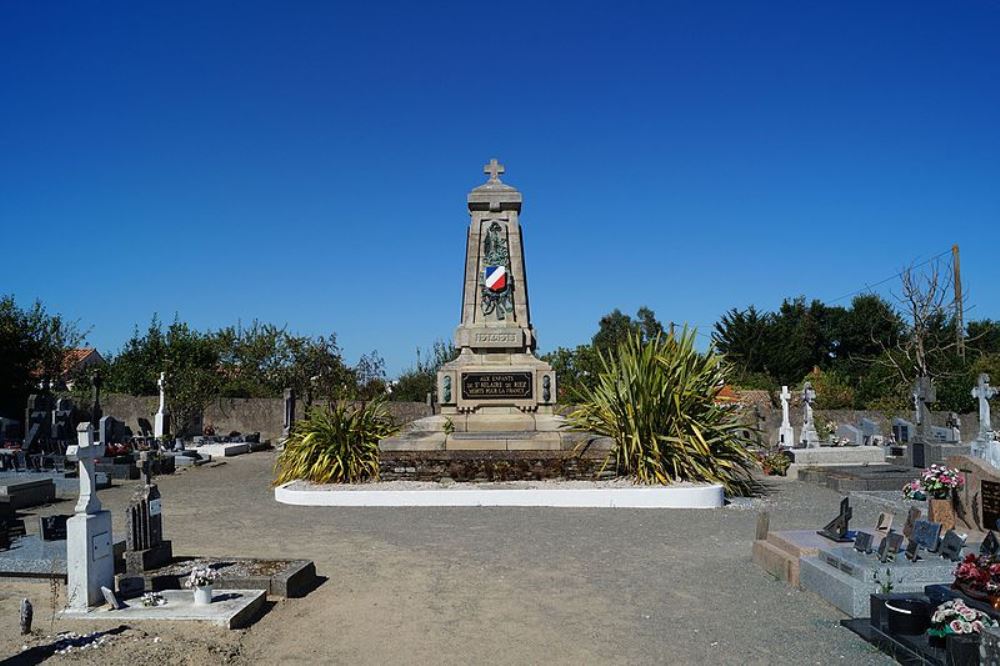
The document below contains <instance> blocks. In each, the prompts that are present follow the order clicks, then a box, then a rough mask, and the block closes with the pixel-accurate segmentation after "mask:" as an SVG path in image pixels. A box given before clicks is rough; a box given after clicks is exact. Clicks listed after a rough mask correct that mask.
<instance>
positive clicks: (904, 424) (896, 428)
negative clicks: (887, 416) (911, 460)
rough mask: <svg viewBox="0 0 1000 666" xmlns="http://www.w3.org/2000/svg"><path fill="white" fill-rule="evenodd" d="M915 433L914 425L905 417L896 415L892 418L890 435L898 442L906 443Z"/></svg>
mask: <svg viewBox="0 0 1000 666" xmlns="http://www.w3.org/2000/svg"><path fill="white" fill-rule="evenodd" d="M915 434H916V426H915V425H914V424H912V423H910V422H909V421H907V420H906V419H901V418H898V417H896V418H894V419H893V420H892V436H893V437H894V438H895V440H896V442H897V443H898V444H908V443H909V442H910V438H911V437H912V436H914V435H915Z"/></svg>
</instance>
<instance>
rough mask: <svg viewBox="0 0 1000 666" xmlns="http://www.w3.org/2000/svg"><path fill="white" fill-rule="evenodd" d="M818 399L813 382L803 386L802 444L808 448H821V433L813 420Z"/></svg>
mask: <svg viewBox="0 0 1000 666" xmlns="http://www.w3.org/2000/svg"><path fill="white" fill-rule="evenodd" d="M815 401H816V391H815V390H814V389H813V385H812V382H806V383H805V385H804V386H803V387H802V409H803V418H802V438H801V444H802V446H803V447H805V448H807V449H818V448H819V434H818V433H817V432H816V423H815V422H814V421H813V403H814V402H815Z"/></svg>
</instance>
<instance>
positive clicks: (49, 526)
mask: <svg viewBox="0 0 1000 666" xmlns="http://www.w3.org/2000/svg"><path fill="white" fill-rule="evenodd" d="M67 520H69V516H63V515H55V516H42V517H41V518H39V519H38V522H39V533H40V534H41V535H42V541H65V540H66V521H67Z"/></svg>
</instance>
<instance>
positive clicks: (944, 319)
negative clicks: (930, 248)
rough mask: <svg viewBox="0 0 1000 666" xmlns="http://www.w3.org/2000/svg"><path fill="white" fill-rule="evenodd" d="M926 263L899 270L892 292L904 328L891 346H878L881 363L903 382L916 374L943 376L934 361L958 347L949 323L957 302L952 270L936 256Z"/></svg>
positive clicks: (911, 380) (918, 375)
mask: <svg viewBox="0 0 1000 666" xmlns="http://www.w3.org/2000/svg"><path fill="white" fill-rule="evenodd" d="M926 266H927V267H926V268H923V269H922V270H918V268H919V266H913V265H911V266H907V267H906V268H904V269H903V270H902V271H900V273H899V278H900V291H899V293H896V292H892V295H893V298H894V299H895V300H896V303H897V304H898V307H899V309H900V312H901V314H902V316H903V319H904V320H905V322H906V326H907V330H906V332H905V334H904V335H903V336H902V337H901V339H900V341H899V344H897V345H896V346H895V347H894V348H892V349H888V348H886V347H885V345H884V344H882V345H881V346H882V350H883V351H884V352H885V353H884V354H883V355H882V359H881V362H882V363H885V364H887V365H889V366H890V367H891V368H892V369H893V370H894V371H895V373H896V374H897V375H898V376H899V378H900V380H902V381H903V382H904V383H906V384H910V383H912V382H914V381H915V380H916V379H917V378H918V377H934V376H935V375H937V376H940V375H942V370H941V369H940V368H939V367H937V366H936V364H935V360H936V359H939V358H941V357H942V356H943V355H945V354H947V353H948V352H950V351H952V350H954V349H955V348H956V347H957V346H958V341H957V340H956V338H955V336H954V335H953V334H952V332H951V331H952V328H951V327H950V326H949V318H950V317H951V316H952V314H953V313H954V311H955V304H956V302H955V295H954V290H953V286H954V284H953V278H952V271H951V270H950V268H949V265H948V263H947V262H942V261H941V260H939V259H934V260H933V261H931V262H929V263H928V264H926ZM880 344H881V343H880Z"/></svg>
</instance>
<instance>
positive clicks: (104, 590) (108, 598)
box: [101, 585, 125, 610]
mask: <svg viewBox="0 0 1000 666" xmlns="http://www.w3.org/2000/svg"><path fill="white" fill-rule="evenodd" d="M101 594H103V595H104V601H105V603H107V604H108V606H110V607H111V610H121V609H123V608H125V604H123V603H122V602H121V601H119V600H118V596H117V595H116V594H115V593H114V590H112V589H111V588H109V587H104V586H103V585H102V586H101Z"/></svg>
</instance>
